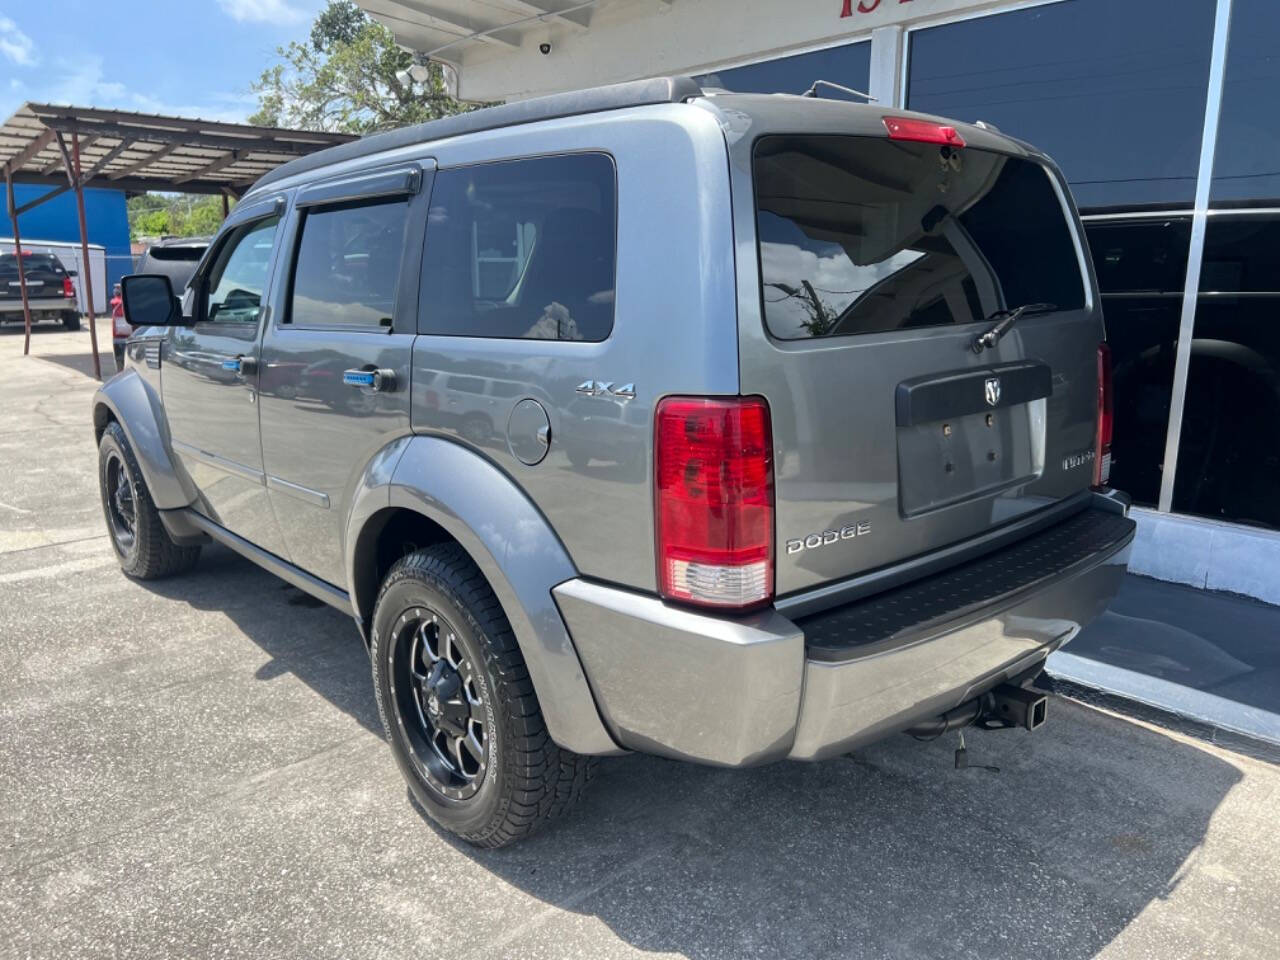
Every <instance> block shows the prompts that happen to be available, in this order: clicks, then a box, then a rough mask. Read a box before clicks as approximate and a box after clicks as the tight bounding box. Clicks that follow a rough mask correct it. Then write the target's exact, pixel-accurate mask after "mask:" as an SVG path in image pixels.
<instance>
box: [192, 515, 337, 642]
mask: <svg viewBox="0 0 1280 960" xmlns="http://www.w3.org/2000/svg"><path fill="white" fill-rule="evenodd" d="M175 512H177V513H181V514H182V516H183V518H184V519H186V520H187V521H189V522H190V523H191V525H192V526H193V527H196V528H197V529H199V530H200V531H201V532H202V533H205V534H208V536H209V538H210V539H212V540H216V541H217V542H218V543H220V544H222V545H223V546H226V547H230V548H231V549H232V550H234V551H235V552H236V553H238V554H240V556H242V557H244V558H245V559H246V560H252V561H253V562H254V563H256V564H257V565H258V566H260V567H262V569H264V570H266V571H267V572H269V573H274V574H275V575H276V576H277V577H279V578H280V579H281V580H283V581H285V582H286V583H288V584H290V585H292V586H295V587H297V588H298V589H299V590H301V591H302V592H303V593H309V594H311V596H313V597H315V598H316V599H317V600H323V601H324V602H325V603H327V604H328V605H329V606H331V607H334V608H336V609H338V610H341V611H342V612H343V613H345V614H346V615H347V616H349V617H354V616H355V615H356V612H355V608H354V607H352V606H351V598H350V597H349V596H348V595H347V591H345V590H342V589H339V588H338V587H335V586H334V585H333V584H331V583H329V582H328V581H327V580H321V579H320V578H319V577H313V576H312V575H311V574H309V573H307V571H305V570H302V569H300V568H299V567H295V566H294V565H293V564H292V563H290V562H289V561H287V560H282V559H280V558H279V557H277V556H276V555H275V554H274V553H268V552H267V551H266V550H263V549H262V548H261V547H259V546H257V545H255V544H252V543H250V542H249V541H248V540H246V539H245V538H244V537H242V536H240V535H239V534H235V533H232V532H231V531H230V530H228V529H227V528H226V527H223V526H220V525H218V524H216V523H214V522H213V521H212V520H210V519H209V518H208V517H206V516H203V515H201V514H199V513H196V512H195V511H194V510H191V509H189V508H187V509H182V510H180V511H175Z"/></svg>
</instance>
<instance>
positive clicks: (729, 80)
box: [697, 42, 871, 102]
mask: <svg viewBox="0 0 1280 960" xmlns="http://www.w3.org/2000/svg"><path fill="white" fill-rule="evenodd" d="M697 80H698V82H699V83H701V84H702V85H703V86H704V87H720V88H722V89H724V90H732V91H733V92H734V93H804V92H805V91H806V90H808V89H809V87H810V86H812V85H813V81H815V80H827V81H830V82H831V83H838V84H840V85H841V86H844V87H851V88H853V89H854V90H861V91H862V92H863V93H865V92H866V90H867V86H868V85H869V84H870V82H871V44H870V43H865V42H864V43H849V44H845V45H844V46H842V47H830V48H828V49H826V50H815V51H813V52H812V53H798V54H795V55H794V56H790V57H779V58H777V59H776V60H766V61H764V62H763V63H752V64H748V65H747V66H745V67H732V68H730V69H728V70H716V71H715V72H714V73H706V74H703V75H702V76H700V77H698V78H697ZM818 95H819V96H822V97H826V98H835V99H844V100H856V101H858V102H861V100H862V98H861V97H849V96H846V95H845V94H843V93H841V92H840V91H838V90H832V89H831V88H830V87H823V88H821V89H820V90H819V91H818Z"/></svg>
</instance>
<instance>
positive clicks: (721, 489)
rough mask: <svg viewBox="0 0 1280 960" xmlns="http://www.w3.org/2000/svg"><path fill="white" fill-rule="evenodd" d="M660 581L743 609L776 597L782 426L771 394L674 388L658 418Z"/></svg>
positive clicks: (669, 592)
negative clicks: (776, 429)
mask: <svg viewBox="0 0 1280 960" xmlns="http://www.w3.org/2000/svg"><path fill="white" fill-rule="evenodd" d="M655 434H656V436H655V441H656V442H655V450H656V460H657V482H656V490H655V521H656V527H657V541H658V542H657V548H658V586H659V589H660V590H661V592H662V595H663V596H664V597H666V598H667V599H670V600H678V601H682V602H685V603H693V604H699V605H702V606H709V607H729V608H736V609H743V608H747V607H753V606H757V605H759V604H761V603H767V602H768V601H769V599H770V598H771V597H772V596H773V440H772V437H773V434H772V431H771V430H770V425H769V406H768V404H767V403H766V402H765V401H764V399H763V398H761V397H735V398H729V399H710V398H695V397H669V398H667V399H665V400H663V401H662V402H661V403H659V404H658V412H657V415H656V425H655Z"/></svg>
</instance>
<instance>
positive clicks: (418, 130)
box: [249, 77, 702, 193]
mask: <svg viewBox="0 0 1280 960" xmlns="http://www.w3.org/2000/svg"><path fill="white" fill-rule="evenodd" d="M701 95H702V87H701V86H699V85H698V82H697V81H696V80H694V79H693V78H692V77H655V78H653V79H650V80H630V81H628V82H626V83H613V84H609V85H608V86H603V87H593V88H591V89H588V90H574V91H571V92H569V93H553V94H551V95H550V96H546V97H534V98H532V99H529V100H517V101H515V102H514V103H504V104H500V105H499V106H496V107H484V108H482V109H480V110H473V111H471V112H470V113H459V114H456V115H454V116H452V117H443V118H441V119H439V120H429V121H427V122H426V123H418V124H414V125H413V126H411V127H402V128H400V129H398V130H388V131H387V132H385V133H376V134H372V135H371V136H367V137H363V138H361V139H359V140H354V141H352V142H351V143H344V144H340V145H339V146H336V147H330V148H328V149H326V150H321V151H318V152H317V153H312V154H308V155H307V156H305V157H299V158H298V159H296V160H291V161H290V162H288V163H286V164H284V165H282V166H280V167H277V168H276V169H275V170H272V171H270V172H269V173H267V174H266V175H264V176H263V177H262V178H261V179H259V180H258V181H257V182H256V183H254V185H253V186H252V187H251V188H250V191H249V192H251V193H252V192H253V191H256V190H258V189H260V188H262V187H264V186H266V185H267V184H271V183H276V182H277V181H280V180H283V179H285V178H286V177H291V176H294V175H295V174H299V173H306V172H307V171H308V170H316V169H319V168H320V167H326V166H329V165H330V164H334V163H340V162H342V161H344V160H354V159H356V158H357V157H366V156H370V155H371V154H375V153H381V152H382V151H384V150H394V149H396V148H397V147H405V146H410V145H411V144H416V143H429V142H431V141H433V140H443V139H445V138H446V137H456V136H460V135H462V134H464V133H477V132H479V131H481V130H497V129H499V128H502V127H513V126H516V125H518V124H523V123H535V122H537V121H539V120H556V119H559V118H561V117H573V116H579V115H581V114H587V113H600V112H603V111H606V110H621V109H623V108H624V107H640V106H647V105H649V104H655V103H682V102H684V101H685V100H688V99H690V98H691V97H698V96H701Z"/></svg>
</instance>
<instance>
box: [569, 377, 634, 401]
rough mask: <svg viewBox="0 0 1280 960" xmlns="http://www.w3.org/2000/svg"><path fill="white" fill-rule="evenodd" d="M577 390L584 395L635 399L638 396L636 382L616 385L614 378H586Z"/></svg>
mask: <svg viewBox="0 0 1280 960" xmlns="http://www.w3.org/2000/svg"><path fill="white" fill-rule="evenodd" d="M576 392H578V393H580V394H582V395H583V396H584V397H614V398H616V399H618V400H634V399H635V397H636V385H635V384H634V383H624V384H623V385H622V386H620V387H615V386H614V385H613V381H612V380H585V381H583V382H582V383H580V384H578V386H577V388H576Z"/></svg>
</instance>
